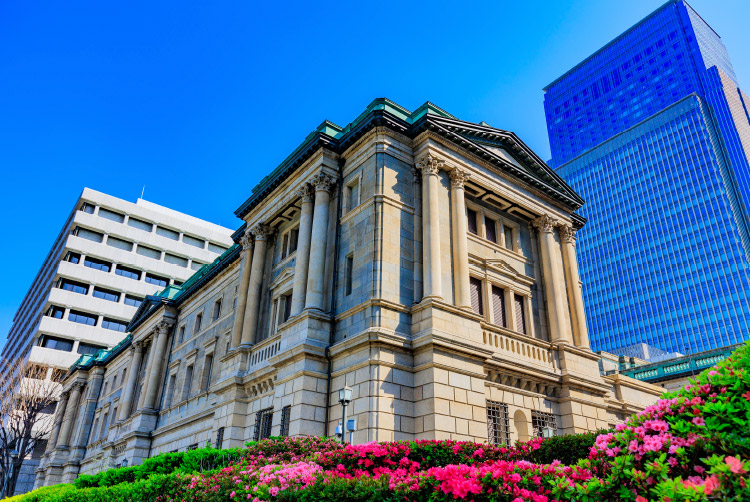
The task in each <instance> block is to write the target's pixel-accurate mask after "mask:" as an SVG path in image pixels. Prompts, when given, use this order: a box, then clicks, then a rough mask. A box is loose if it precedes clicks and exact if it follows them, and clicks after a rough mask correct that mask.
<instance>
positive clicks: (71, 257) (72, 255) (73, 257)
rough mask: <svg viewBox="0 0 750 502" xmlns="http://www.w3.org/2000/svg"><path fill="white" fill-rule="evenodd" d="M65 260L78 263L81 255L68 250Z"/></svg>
mask: <svg viewBox="0 0 750 502" xmlns="http://www.w3.org/2000/svg"><path fill="white" fill-rule="evenodd" d="M65 261H67V262H70V263H80V262H81V255H80V254H78V253H74V252H73V251H68V254H66V255H65Z"/></svg>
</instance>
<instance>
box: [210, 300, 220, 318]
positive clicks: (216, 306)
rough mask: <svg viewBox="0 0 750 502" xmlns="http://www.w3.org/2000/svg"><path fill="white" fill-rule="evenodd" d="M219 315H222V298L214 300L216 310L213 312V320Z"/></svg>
mask: <svg viewBox="0 0 750 502" xmlns="http://www.w3.org/2000/svg"><path fill="white" fill-rule="evenodd" d="M219 317H221V299H218V300H216V301H215V302H214V310H213V312H211V320H212V321H216V320H217V319H218V318H219Z"/></svg>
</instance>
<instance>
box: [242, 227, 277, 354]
mask: <svg viewBox="0 0 750 502" xmlns="http://www.w3.org/2000/svg"><path fill="white" fill-rule="evenodd" d="M251 233H252V234H253V235H254V236H255V249H253V265H252V268H251V269H250V282H249V284H248V287H247V304H246V305H245V319H244V320H243V322H242V338H241V339H240V342H241V345H252V344H254V343H255V333H256V331H257V330H258V308H259V306H260V287H261V284H262V283H263V267H264V266H265V261H266V244H267V241H268V238H269V237H270V236H271V234H272V233H273V230H271V228H269V227H268V226H267V225H263V224H262V223H259V224H258V225H255V227H253V229H252V230H251Z"/></svg>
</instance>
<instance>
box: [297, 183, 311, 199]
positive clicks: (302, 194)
mask: <svg viewBox="0 0 750 502" xmlns="http://www.w3.org/2000/svg"><path fill="white" fill-rule="evenodd" d="M296 194H297V197H299V198H300V199H302V203H303V204H304V203H305V202H312V201H313V198H314V196H315V192H313V189H312V187H311V186H310V185H309V184H308V183H305V184H304V185H302V186H301V187H300V188H299V189H298V190H297V193H296Z"/></svg>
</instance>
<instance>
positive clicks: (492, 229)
mask: <svg viewBox="0 0 750 502" xmlns="http://www.w3.org/2000/svg"><path fill="white" fill-rule="evenodd" d="M484 230H485V237H487V240H488V241H490V242H494V243H495V244H497V224H496V222H495V220H493V219H492V218H488V217H487V216H485V217H484Z"/></svg>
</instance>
